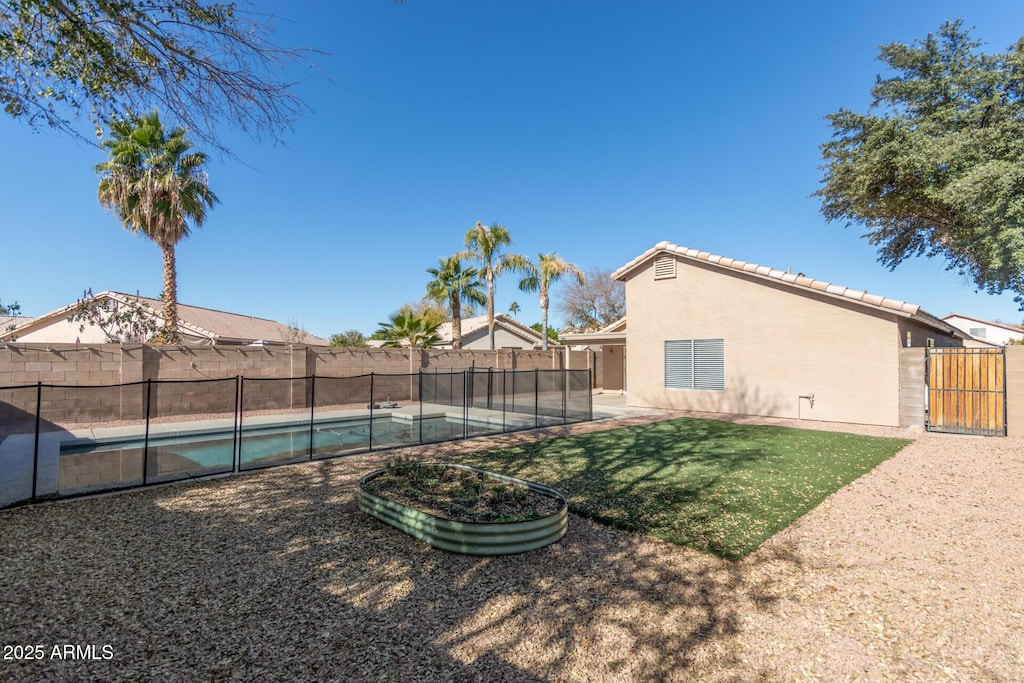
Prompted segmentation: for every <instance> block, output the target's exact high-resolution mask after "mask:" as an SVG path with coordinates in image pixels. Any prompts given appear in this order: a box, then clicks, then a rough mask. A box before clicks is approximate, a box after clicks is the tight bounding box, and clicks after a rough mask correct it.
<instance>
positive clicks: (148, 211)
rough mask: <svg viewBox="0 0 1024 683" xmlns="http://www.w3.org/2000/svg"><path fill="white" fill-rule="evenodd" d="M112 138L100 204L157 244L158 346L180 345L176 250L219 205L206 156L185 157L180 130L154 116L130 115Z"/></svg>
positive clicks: (114, 129)
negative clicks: (160, 267)
mask: <svg viewBox="0 0 1024 683" xmlns="http://www.w3.org/2000/svg"><path fill="white" fill-rule="evenodd" d="M110 133H111V138H110V139H109V140H105V141H104V142H102V143H100V146H101V147H102V148H103V149H105V150H107V151H108V152H109V154H110V158H109V159H108V160H107V161H105V162H103V163H101V164H99V165H97V166H96V172H97V173H98V174H99V175H100V183H99V193H98V194H99V201H100V205H101V206H103V208H105V209H107V210H109V211H110V212H112V213H114V214H115V215H116V216H117V218H118V219H119V220H120V221H121V224H122V225H123V226H124V228H125V229H126V230H128V231H129V232H131V233H132V234H142V235H145V236H146V237H148V238H149V239H151V240H153V241H154V242H156V244H157V246H159V247H160V251H161V252H162V253H163V262H164V290H163V297H162V298H163V302H164V329H163V332H162V333H161V334H160V335H159V340H160V341H163V342H164V343H168V344H171V343H177V342H178V272H177V265H176V262H175V251H174V250H175V247H176V246H177V244H178V242H180V241H181V240H183V239H184V238H186V237H188V235H189V231H190V227H189V224H190V223H191V224H192V225H194V226H195V227H197V228H198V227H200V226H201V225H202V224H203V221H205V220H206V211H207V209H209V208H211V207H213V205H214V204H216V203H217V201H218V199H217V196H216V195H215V194H214V193H213V192H212V191H211V190H210V188H209V185H208V178H207V175H206V171H205V170H204V169H203V166H204V164H205V163H206V160H207V156H206V154H204V153H202V152H189V150H190V149H192V143H191V142H189V141H188V140H187V139H185V129H184V128H174V129H171V130H170V131H168V130H167V129H166V128H164V125H163V123H161V121H160V115H159V113H158V112H156V111H153V112H151V113H149V114H146V115H145V116H141V117H140V116H137V115H134V114H131V115H129V116H128V117H127V118H125V119H121V120H119V121H115V122H114V123H112V124H111V126H110Z"/></svg>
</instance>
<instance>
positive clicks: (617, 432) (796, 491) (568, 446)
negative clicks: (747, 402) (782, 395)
mask: <svg viewBox="0 0 1024 683" xmlns="http://www.w3.org/2000/svg"><path fill="white" fill-rule="evenodd" d="M908 443H910V441H909V440H907V439H887V438H880V437H872V436H860V435H856V434H844V433H841V432H821V431H812V430H806V429H792V428H788V427H766V426H756V425H737V424H732V423H729V422H721V421H718V420H698V419H692V418H681V419H676V420H668V421H665V422H657V423H653V424H648V425H640V426H635V427H625V428H622V429H612V430H609V431H604V432H594V433H591V434H584V435H580V436H572V437H566V438H559V439H552V440H549V441H540V442H537V443H531V444H524V445H522V446H517V447H514V448H507V449H500V450H494V451H486V452H481V453H472V454H468V455H465V456H461V457H459V458H457V459H458V460H459V461H461V462H464V463H469V464H474V465H478V466H480V467H483V468H486V469H490V470H494V471H497V472H504V473H506V474H512V475H514V476H517V477H521V478H524V479H528V480H531V481H536V482H538V483H542V484H546V485H548V486H553V487H555V488H557V489H559V490H561V491H562V492H564V493H565V494H566V495H567V496H568V497H569V505H570V509H571V510H572V511H573V512H575V513H577V514H579V515H583V516H585V517H589V518H590V519H593V520H596V521H599V522H602V523H605V524H609V525H611V526H614V527H617V528H620V529H626V530H628V531H634V532H639V533H644V534H649V535H651V536H655V537H657V538H661V539H664V540H666V541H669V542H671V543H678V544H681V545H685V546H689V547H691V548H695V549H697V550H701V551H704V552H709V553H713V554H715V555H717V556H719V557H724V558H727V559H730V560H737V559H740V558H742V557H744V556H746V555H747V554H749V553H750V552H751V551H753V550H754V549H755V548H757V546H759V545H760V544H761V543H763V542H764V541H765V540H767V539H768V538H770V537H771V536H772V535H774V534H775V533H776V532H778V531H780V530H782V529H784V528H786V527H787V526H789V525H790V524H791V523H792V522H793V521H794V520H796V519H797V518H799V517H800V516H801V515H803V514H804V513H806V512H807V511H809V510H811V509H813V508H814V507H815V506H816V505H818V503H820V502H821V501H822V500H824V499H825V498H826V497H827V496H828V495H829V494H831V493H832V492H833V491H836V490H838V489H840V488H841V487H843V486H845V485H846V484H848V483H850V482H851V481H853V480H854V479H856V478H857V477H859V476H861V475H862V474H864V473H866V472H869V471H871V470H872V469H873V468H874V467H875V466H877V465H878V464H879V463H881V462H883V461H885V460H886V459H888V458H891V457H892V456H893V455H895V454H896V453H897V452H898V451H899V450H900V449H902V448H903V447H904V446H906V445H907V444H908Z"/></svg>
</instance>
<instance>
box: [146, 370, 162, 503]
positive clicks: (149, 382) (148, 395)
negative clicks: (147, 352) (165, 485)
mask: <svg viewBox="0 0 1024 683" xmlns="http://www.w3.org/2000/svg"><path fill="white" fill-rule="evenodd" d="M152 399H153V378H152V377H151V378H149V379H147V380H146V439H145V441H144V442H143V446H142V485H143V486H145V485H146V483H147V478H148V477H149V416H150V402H151V401H152ZM157 469H158V470H159V463H157Z"/></svg>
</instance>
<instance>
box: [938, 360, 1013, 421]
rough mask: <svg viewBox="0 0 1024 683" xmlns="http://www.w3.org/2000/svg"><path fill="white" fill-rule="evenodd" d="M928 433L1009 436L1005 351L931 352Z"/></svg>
mask: <svg viewBox="0 0 1024 683" xmlns="http://www.w3.org/2000/svg"><path fill="white" fill-rule="evenodd" d="M925 357H926V359H927V362H926V369H925V382H926V383H927V385H928V418H927V421H926V423H925V426H926V428H927V429H928V431H931V432H949V433H953V434H979V435H983V436H1005V435H1006V351H1005V349H927V354H926V356H925Z"/></svg>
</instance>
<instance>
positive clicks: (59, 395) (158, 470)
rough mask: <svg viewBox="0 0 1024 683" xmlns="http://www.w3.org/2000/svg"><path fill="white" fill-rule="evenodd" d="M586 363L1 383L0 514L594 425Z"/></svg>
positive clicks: (589, 377)
mask: <svg viewBox="0 0 1024 683" xmlns="http://www.w3.org/2000/svg"><path fill="white" fill-rule="evenodd" d="M590 373H591V371H590V370H506V369H496V368H481V369H466V370H457V371H454V370H453V371H447V372H445V371H420V372H418V373H408V374H381V373H370V374H367V375H358V376H352V377H321V376H318V375H311V376H308V377H287V378H277V377H245V376H237V377H230V378H224V379H205V380H169V379H168V380H158V379H151V380H146V381H143V382H131V383H126V384H116V385H103V386H62V385H51V384H44V383H41V382H40V383H37V384H33V385H23V386H13V387H0V508H2V507H8V506H11V505H16V504H20V503H29V502H35V501H38V500H44V499H51V498H65V497H70V496H76V495H82V494H88V493H97V492H102V491H109V490H115V489H123V488H133V487H137V486H147V485H150V484H157V483H163V482H168V481H177V480H182V479H192V478H197V477H204V476H213V475H223V474H231V473H235V472H241V471H247V470H254V469H261V468H265V467H273V466H276V465H282V464H287V463H294V462H303V461H310V460H316V459H322V458H332V457H338V456H344V455H352V454H357V453H365V452H368V451H375V450H382V449H390V448H398V447H402V446H411V445H419V444H429V443H440V442H444V441H453V440H458V439H466V438H471V437H475V436H482V435H487V434H502V433H508V432H514V431H519V430H524V429H534V428H538V427H545V426H551V425H562V424H570V423H575V422H585V421H589V420H592V419H593V404H592V402H591V391H590V387H591V376H590Z"/></svg>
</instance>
